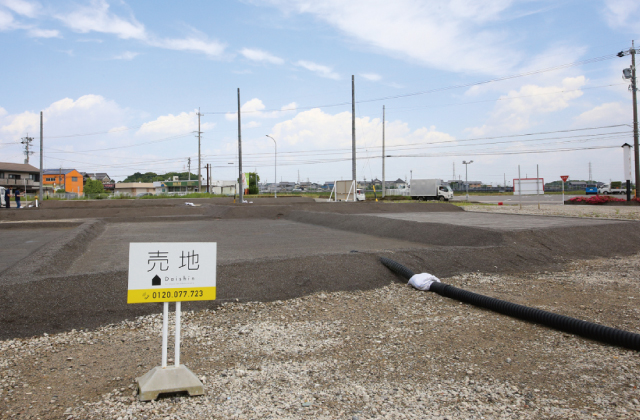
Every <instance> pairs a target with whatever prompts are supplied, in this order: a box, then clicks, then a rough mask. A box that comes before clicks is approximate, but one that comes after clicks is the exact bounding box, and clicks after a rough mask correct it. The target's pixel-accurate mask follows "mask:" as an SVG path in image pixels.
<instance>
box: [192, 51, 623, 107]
mask: <svg viewBox="0 0 640 420" xmlns="http://www.w3.org/2000/svg"><path fill="white" fill-rule="evenodd" d="M615 57H617V55H616V54H607V55H603V56H600V57H594V58H589V59H586V60H581V61H574V62H571V63H566V64H561V65H558V66H553V67H547V68H544V69H538V70H531V71H527V72H523V73H518V74H514V75H510V76H503V77H496V78H494V79H489V80H483V81H478V82H470V83H463V84H459V85H451V86H443V87H439V88H433V89H428V90H422V91H418V92H412V93H404V94H400V95H391V96H383V97H379V98H372V99H364V100H360V101H356V103H368V102H378V101H386V100H391V99H400V98H408V97H412V96H419V95H426V94H428V93H435V92H441V91H446V90H452V89H461V88H465V87H472V86H480V85H485V84H489V83H495V82H501V81H505V80H510V79H516V78H519V77H525V76H532V75H535V74H540V73H545V72H548V71H555V70H562V69H566V68H569V67H575V66H581V65H584V64H591V63H597V62H600V61H605V60H611V59H613V58H615ZM350 104H351V102H338V103H334V104H327V105H318V106H306V107H298V106H296V107H295V108H284V109H283V108H281V109H263V110H256V111H242V113H243V114H250V113H262V112H289V111H297V110H301V109H313V108H330V107H336V106H344V105H350ZM235 112H236V111H233V112H232V111H212V112H204V113H203V114H208V115H225V114H234V113H235Z"/></svg>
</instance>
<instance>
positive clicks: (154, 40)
mask: <svg viewBox="0 0 640 420" xmlns="http://www.w3.org/2000/svg"><path fill="white" fill-rule="evenodd" d="M109 8H110V6H109V3H107V2H106V1H105V0H92V1H91V3H90V5H87V6H79V7H77V8H76V9H75V10H73V11H72V12H70V13H68V14H58V15H57V16H56V17H57V18H58V19H59V20H60V21H62V22H63V23H64V24H65V25H66V26H67V27H68V28H69V29H71V30H73V31H75V32H79V33H89V32H99V33H105V34H112V35H115V36H117V37H118V38H121V39H135V40H138V41H141V42H144V43H146V44H147V45H150V46H153V47H158V48H165V49H169V50H177V51H193V52H199V53H203V54H206V55H209V56H212V57H217V56H220V55H221V54H222V53H223V52H224V49H225V45H224V44H222V43H220V42H218V41H215V40H209V39H207V37H206V36H205V35H204V34H202V33H201V32H198V31H195V30H194V31H192V32H193V34H192V35H191V36H188V37H186V38H159V37H157V36H155V35H153V34H150V33H149V32H148V31H147V30H146V28H145V26H144V25H143V24H142V23H140V22H138V20H136V18H135V17H134V16H133V15H130V16H129V17H121V16H118V15H116V14H115V13H112V12H111V11H110V10H109Z"/></svg>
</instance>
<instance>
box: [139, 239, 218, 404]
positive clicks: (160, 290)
mask: <svg viewBox="0 0 640 420" xmlns="http://www.w3.org/2000/svg"><path fill="white" fill-rule="evenodd" d="M216 252H217V246H216V243H215V242H187V243H181V242H160V243H131V244H129V288H128V293H127V303H148V302H162V303H163V310H162V364H161V366H157V367H155V368H153V369H151V370H150V371H149V372H147V373H146V374H145V375H143V376H141V377H140V378H137V379H136V381H137V382H138V398H139V399H140V400H141V401H150V400H154V399H156V398H158V395H160V394H163V393H175V392H184V391H186V392H188V393H189V395H203V394H204V387H203V385H202V382H200V380H199V379H198V377H197V376H196V375H195V374H194V373H193V372H191V371H190V370H189V369H188V368H187V367H186V366H184V365H181V364H180V318H181V312H182V308H181V306H182V305H181V303H182V302H183V301H193V300H215V299H216ZM169 302H175V303H176V328H175V357H174V362H175V363H174V366H167V344H168V336H169Z"/></svg>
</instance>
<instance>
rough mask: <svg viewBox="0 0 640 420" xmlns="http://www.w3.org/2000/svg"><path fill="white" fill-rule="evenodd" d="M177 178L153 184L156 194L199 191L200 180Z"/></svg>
mask: <svg viewBox="0 0 640 420" xmlns="http://www.w3.org/2000/svg"><path fill="white" fill-rule="evenodd" d="M176 178H178V177H175V178H174V179H173V181H155V182H154V183H153V184H152V185H153V188H154V192H155V194H156V195H160V194H168V195H185V194H191V193H197V192H198V180H193V181H181V180H179V179H176ZM203 185H204V184H203Z"/></svg>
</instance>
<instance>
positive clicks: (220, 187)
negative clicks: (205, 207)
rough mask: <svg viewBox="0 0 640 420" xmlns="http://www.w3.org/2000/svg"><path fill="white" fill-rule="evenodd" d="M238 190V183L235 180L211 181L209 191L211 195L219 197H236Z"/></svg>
mask: <svg viewBox="0 0 640 420" xmlns="http://www.w3.org/2000/svg"><path fill="white" fill-rule="evenodd" d="M237 188H238V183H237V182H236V181H234V180H231V181H211V186H210V187H209V191H210V192H211V194H217V195H235V194H236V191H237Z"/></svg>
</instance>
